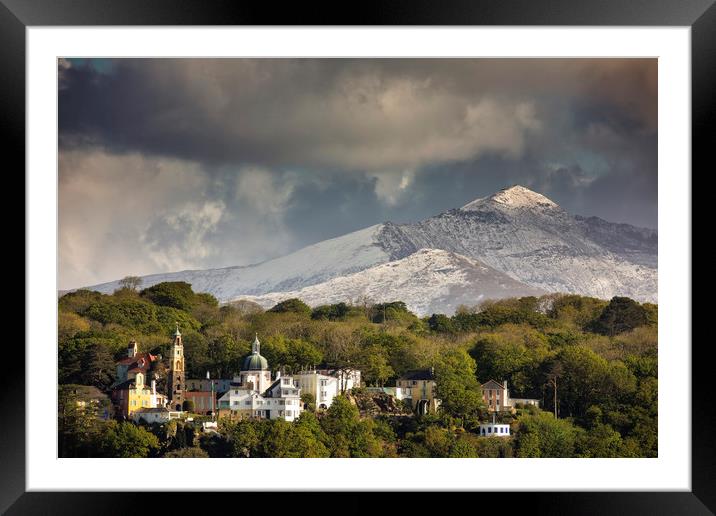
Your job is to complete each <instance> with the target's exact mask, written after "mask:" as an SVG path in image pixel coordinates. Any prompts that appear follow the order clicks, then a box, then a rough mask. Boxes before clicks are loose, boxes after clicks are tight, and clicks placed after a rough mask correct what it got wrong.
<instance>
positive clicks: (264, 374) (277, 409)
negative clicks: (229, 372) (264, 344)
mask: <svg viewBox="0 0 716 516" xmlns="http://www.w3.org/2000/svg"><path fill="white" fill-rule="evenodd" d="M301 411H302V405H301V388H300V386H299V385H298V382H297V381H296V380H294V378H293V377H291V376H282V375H281V373H280V372H277V373H276V378H275V379H274V380H273V381H272V380H271V370H270V369H269V365H268V361H267V360H266V358H264V357H263V356H261V343H260V342H259V338H258V335H257V336H256V339H255V340H254V343H253V346H252V350H251V354H250V355H249V356H247V357H246V360H244V363H243V367H242V369H241V371H240V372H239V375H238V376H237V377H236V378H235V379H234V381H233V382H231V383H230V385H229V390H228V391H227V392H226V393H225V394H224V395H223V396H222V397H221V398H219V417H220V418H222V417H228V418H230V419H245V418H257V419H283V420H285V421H293V420H295V419H297V418H298V416H299V415H300V413H301Z"/></svg>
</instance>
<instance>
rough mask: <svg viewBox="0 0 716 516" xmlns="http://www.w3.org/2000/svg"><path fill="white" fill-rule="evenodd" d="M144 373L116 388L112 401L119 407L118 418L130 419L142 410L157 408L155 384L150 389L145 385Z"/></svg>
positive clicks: (113, 391)
mask: <svg viewBox="0 0 716 516" xmlns="http://www.w3.org/2000/svg"><path fill="white" fill-rule="evenodd" d="M144 381H145V378H144V373H137V374H136V375H135V376H134V378H130V379H129V380H127V381H124V382H122V383H120V384H119V385H117V386H115V387H114V389H113V390H112V401H114V404H115V406H116V407H117V416H119V417H125V418H130V417H131V416H132V414H134V412H136V411H137V410H139V409H141V408H155V407H156V406H157V405H156V404H157V395H156V388H155V387H154V385H155V384H154V383H153V384H152V387H151V388H150V387H149V386H148V385H145V383H144Z"/></svg>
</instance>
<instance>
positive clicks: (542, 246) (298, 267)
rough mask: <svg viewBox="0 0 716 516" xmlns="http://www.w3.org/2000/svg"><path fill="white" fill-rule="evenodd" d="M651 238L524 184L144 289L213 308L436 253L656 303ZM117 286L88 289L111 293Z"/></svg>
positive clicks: (519, 277)
mask: <svg viewBox="0 0 716 516" xmlns="http://www.w3.org/2000/svg"><path fill="white" fill-rule="evenodd" d="M657 245H658V237H657V233H656V231H654V230H649V229H643V228H637V227H634V226H630V225H628V224H614V223H611V222H607V221H604V220H602V219H599V218H597V217H589V218H585V217H579V216H572V215H570V214H569V213H567V212H565V211H564V210H563V209H562V208H561V207H560V206H558V205H557V204H555V203H554V202H552V201H551V200H550V199H548V198H547V197H545V196H543V195H541V194H539V193H536V192H533V191H531V190H529V189H528V188H524V187H522V186H513V187H511V188H506V189H504V190H501V191H499V192H496V193H495V194H493V195H490V196H488V197H483V198H480V199H476V200H474V201H472V202H470V203H468V204H466V205H465V206H463V207H462V208H459V209H453V210H449V211H446V212H443V213H440V214H439V215H436V216H434V217H430V218H428V219H425V220H423V221H420V222H417V223H414V224H394V223H392V222H387V223H385V224H378V225H375V226H371V227H368V228H365V229H362V230H360V231H355V232H353V233H349V234H347V235H344V236H341V237H338V238H333V239H330V240H325V241H323V242H319V243H317V244H314V245H310V246H308V247H305V248H303V249H300V250H298V251H296V252H294V253H291V254H288V255H286V256H283V257H280V258H276V259H272V260H268V261H266V262H263V263H259V264H256V265H248V266H243V267H229V268H224V269H209V270H203V271H201V270H195V271H181V272H175V273H168V274H154V275H151V276H145V277H144V278H143V284H142V286H143V287H148V286H151V285H154V284H155V283H159V282H162V281H186V282H188V283H191V284H192V287H193V288H194V290H196V291H200V292H210V293H211V294H213V295H214V296H216V297H217V298H218V299H219V300H220V301H227V300H231V299H236V298H238V297H241V296H247V295H254V296H260V295H262V294H266V293H270V292H277V293H283V292H289V291H292V292H293V291H298V290H300V289H303V288H304V287H308V286H311V285H316V284H319V283H325V282H327V281H328V280H331V279H333V278H338V277H341V276H347V275H350V274H353V273H356V272H359V271H362V270H365V269H368V268H371V267H373V266H375V265H379V264H385V263H386V262H390V261H394V260H400V259H402V258H406V257H408V256H410V255H412V254H413V253H415V252H417V251H418V250H420V249H440V250H444V251H449V252H452V253H456V254H459V255H462V256H465V257H469V258H472V259H475V260H479V261H480V262H481V263H482V264H483V265H486V266H488V267H491V268H493V269H495V270H497V271H500V272H502V273H505V274H507V275H508V276H510V277H511V278H512V279H514V280H516V281H518V282H520V283H523V284H526V285H530V286H532V287H535V288H537V289H540V290H544V291H548V292H569V293H577V294H583V295H589V296H595V297H599V298H604V299H609V298H611V297H612V296H615V295H622V296H629V297H632V298H634V299H637V300H639V301H656V300H657ZM117 287H118V282H117V281H114V282H110V283H104V284H102V285H95V286H93V287H88V288H91V289H94V290H99V291H100V292H112V291H114V290H115V289H116V288H117Z"/></svg>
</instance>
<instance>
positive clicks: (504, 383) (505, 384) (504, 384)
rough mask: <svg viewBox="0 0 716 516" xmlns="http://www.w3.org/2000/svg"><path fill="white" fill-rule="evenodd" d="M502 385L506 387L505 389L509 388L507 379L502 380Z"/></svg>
mask: <svg viewBox="0 0 716 516" xmlns="http://www.w3.org/2000/svg"><path fill="white" fill-rule="evenodd" d="M502 386H503V387H504V388H505V390H507V380H505V381H503V382H502Z"/></svg>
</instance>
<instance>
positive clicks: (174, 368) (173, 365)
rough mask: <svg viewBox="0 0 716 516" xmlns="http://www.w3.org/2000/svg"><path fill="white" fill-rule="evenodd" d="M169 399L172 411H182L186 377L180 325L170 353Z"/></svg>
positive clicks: (175, 333)
mask: <svg viewBox="0 0 716 516" xmlns="http://www.w3.org/2000/svg"><path fill="white" fill-rule="evenodd" d="M167 389H168V391H169V392H168V393H167V398H169V407H170V409H171V410H181V409H182V404H183V403H184V389H186V383H185V376H184V344H183V343H182V341H181V333H180V332H179V323H177V331H176V332H174V343H173V344H172V349H171V351H170V352H169V375H168V377H167Z"/></svg>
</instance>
